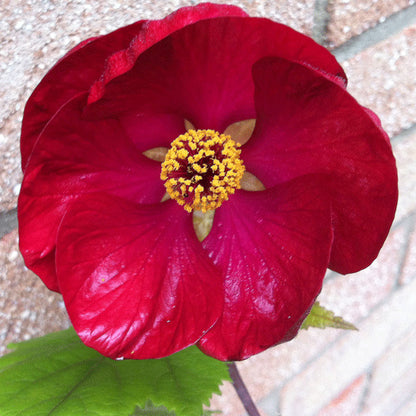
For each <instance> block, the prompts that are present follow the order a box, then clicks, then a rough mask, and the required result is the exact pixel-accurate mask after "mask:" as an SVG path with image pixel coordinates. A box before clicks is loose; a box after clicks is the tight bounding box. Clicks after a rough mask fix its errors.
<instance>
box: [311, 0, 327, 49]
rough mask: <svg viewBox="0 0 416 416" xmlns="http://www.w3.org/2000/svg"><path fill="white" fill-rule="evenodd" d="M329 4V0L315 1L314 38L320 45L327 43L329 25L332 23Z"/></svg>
mask: <svg viewBox="0 0 416 416" xmlns="http://www.w3.org/2000/svg"><path fill="white" fill-rule="evenodd" d="M328 4H329V0H315V5H314V10H313V27H312V38H313V39H314V40H315V42H318V43H319V44H320V45H325V44H326V43H327V33H328V24H329V21H330V15H329V12H328Z"/></svg>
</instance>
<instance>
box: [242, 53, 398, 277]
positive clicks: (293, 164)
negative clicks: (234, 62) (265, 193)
mask: <svg viewBox="0 0 416 416" xmlns="http://www.w3.org/2000/svg"><path fill="white" fill-rule="evenodd" d="M253 76H254V79H255V83H256V106H257V114H258V115H257V124H256V129H255V131H254V133H253V136H252V138H251V139H250V141H249V142H248V143H247V145H246V146H245V147H244V148H243V151H242V158H243V160H244V163H245V165H246V168H247V170H248V171H250V172H251V173H253V174H254V175H256V176H257V177H258V178H259V179H260V180H261V181H262V182H263V184H264V185H265V186H266V187H270V186H274V185H275V184H277V183H280V182H284V181H287V180H290V179H292V178H296V177H298V176H301V175H305V174H309V173H327V174H330V175H331V179H332V180H331V182H330V183H329V186H330V195H331V203H332V209H333V226H334V246H333V249H332V254H331V261H330V267H331V268H332V269H333V270H336V271H338V272H340V273H351V272H355V271H358V270H361V269H362V268H365V267H367V266H368V265H369V264H370V263H371V262H372V261H373V260H374V259H375V258H376V256H377V254H378V252H379V250H380V248H381V246H382V244H383V242H384V240H385V238H386V236H387V233H388V231H389V229H390V226H391V223H392V221H393V217H394V212H395V208H396V203H397V172H396V166H395V160H394V156H393V154H392V151H391V146H390V144H389V142H388V138H387V136H386V134H385V132H383V131H382V129H381V128H380V126H379V125H377V123H376V121H375V118H374V115H371V114H369V113H368V110H367V109H365V108H363V107H361V106H360V105H359V104H358V103H357V102H356V101H355V100H354V98H352V97H351V96H350V95H349V94H348V93H347V92H346V91H345V90H344V89H343V88H340V87H339V86H338V85H336V84H334V83H332V82H329V81H328V80H327V79H325V78H324V77H322V76H320V75H319V74H318V73H316V72H314V71H312V70H310V69H308V68H306V67H304V66H302V65H299V64H296V63H293V62H289V61H287V60H285V59H279V58H267V59H264V60H262V61H260V62H259V63H258V64H256V66H255V67H254V70H253Z"/></svg>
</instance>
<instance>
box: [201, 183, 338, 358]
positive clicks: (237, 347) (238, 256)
mask: <svg viewBox="0 0 416 416" xmlns="http://www.w3.org/2000/svg"><path fill="white" fill-rule="evenodd" d="M325 188H326V179H325V178H324V177H314V176H313V175H311V176H306V177H302V178H298V179H295V180H293V181H291V182H288V183H285V184H279V185H277V186H275V187H274V188H272V189H268V190H265V191H262V192H246V191H239V192H237V193H236V194H235V195H233V196H232V197H231V198H230V200H229V201H228V202H227V203H225V204H224V205H223V206H222V207H221V208H220V209H218V210H217V211H216V213H215V219H214V226H213V229H212V231H211V233H210V234H209V235H208V237H207V238H206V239H205V240H204V241H203V247H204V248H205V250H207V252H208V254H209V255H210V257H211V259H212V260H213V262H214V264H216V265H217V266H218V267H219V268H220V269H221V271H222V273H223V275H224V287H225V304H224V311H223V314H222V316H221V317H220V319H219V320H218V322H217V323H216V324H215V326H214V327H213V328H212V329H211V330H210V331H209V332H208V333H207V334H206V335H205V336H204V337H203V338H202V339H201V341H200V342H199V347H200V348H201V350H202V351H203V352H204V353H206V354H208V355H211V356H213V357H215V358H217V359H220V360H242V359H245V358H248V357H249V356H251V355H253V354H256V353H259V352H261V351H263V350H265V349H266V348H268V347H270V346H272V345H275V344H278V343H281V342H284V341H288V340H290V339H291V338H293V337H294V336H295V335H296V333H297V331H298V329H299V326H300V325H301V323H302V321H303V319H304V318H305V316H306V314H307V313H308V311H309V308H310V307H311V305H312V303H313V301H314V299H315V298H316V296H317V295H318V293H319V292H320V290H321V286H322V281H323V278H324V274H325V270H326V268H327V265H328V259H329V252H330V248H331V242H332V232H331V224H330V208H329V202H328V198H327V196H326V192H325Z"/></svg>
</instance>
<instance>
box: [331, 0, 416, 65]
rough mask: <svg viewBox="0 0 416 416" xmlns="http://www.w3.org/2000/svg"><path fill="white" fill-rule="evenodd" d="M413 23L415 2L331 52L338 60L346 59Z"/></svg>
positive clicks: (414, 19) (415, 13)
mask: <svg viewBox="0 0 416 416" xmlns="http://www.w3.org/2000/svg"><path fill="white" fill-rule="evenodd" d="M415 23H416V4H413V5H411V6H409V7H407V8H406V9H403V10H401V11H399V12H397V13H394V14H392V15H391V16H389V17H388V18H386V20H385V21H384V22H382V23H378V24H377V25H376V26H374V27H373V28H371V29H368V30H366V31H365V32H363V33H361V34H360V35H357V36H355V37H353V38H351V39H350V40H347V41H346V42H345V43H343V44H342V45H340V46H338V47H337V48H335V49H333V50H332V53H333V54H334V55H335V57H336V58H337V60H338V61H340V62H343V61H346V60H348V59H351V58H352V57H354V56H355V55H358V54H359V53H361V52H363V51H364V50H365V49H367V48H370V47H371V46H374V45H376V44H378V43H380V42H382V41H384V40H386V39H388V38H390V37H391V36H393V35H395V34H396V33H398V32H400V31H402V30H403V29H405V28H407V27H409V26H411V25H412V24H415Z"/></svg>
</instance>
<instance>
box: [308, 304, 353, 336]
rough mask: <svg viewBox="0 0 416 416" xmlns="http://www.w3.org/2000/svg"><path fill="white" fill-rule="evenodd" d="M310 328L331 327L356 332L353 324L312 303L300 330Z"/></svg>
mask: <svg viewBox="0 0 416 416" xmlns="http://www.w3.org/2000/svg"><path fill="white" fill-rule="evenodd" d="M310 326H312V327H315V328H326V327H332V328H340V329H352V330H355V331H358V329H357V328H356V327H355V326H354V325H353V324H351V323H349V322H347V321H345V320H344V319H342V318H341V317H340V316H335V314H334V312H331V311H330V310H328V309H325V308H324V307H323V306H321V305H320V304H319V302H315V303H314V305H313V306H312V309H311V311H310V313H309V315H308V316H307V317H306V319H305V320H304V321H303V324H302V326H301V329H308V328H309V327H310Z"/></svg>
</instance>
